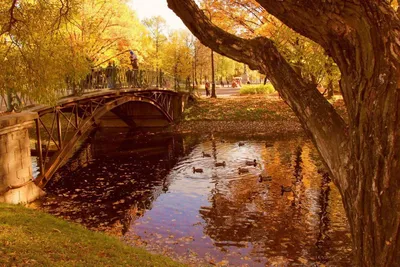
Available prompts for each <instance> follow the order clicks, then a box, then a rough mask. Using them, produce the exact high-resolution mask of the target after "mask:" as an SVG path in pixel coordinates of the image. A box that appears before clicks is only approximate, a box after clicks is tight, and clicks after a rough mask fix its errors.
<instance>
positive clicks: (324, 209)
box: [315, 172, 331, 263]
mask: <svg viewBox="0 0 400 267" xmlns="http://www.w3.org/2000/svg"><path fill="white" fill-rule="evenodd" d="M330 182H331V179H330V177H329V174H328V173H327V172H326V173H324V174H323V175H322V180H321V191H320V195H319V197H318V204H319V208H320V209H319V211H318V217H319V220H318V221H319V225H318V229H319V231H318V237H317V242H316V243H315V245H316V250H317V251H316V254H317V255H318V260H319V261H320V262H322V263H325V262H326V261H327V259H326V251H327V250H328V249H329V247H330V237H329V235H328V232H329V230H330V219H329V213H328V207H329V194H330V191H331V188H330V186H329V183H330Z"/></svg>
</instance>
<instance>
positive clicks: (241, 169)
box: [238, 167, 249, 174]
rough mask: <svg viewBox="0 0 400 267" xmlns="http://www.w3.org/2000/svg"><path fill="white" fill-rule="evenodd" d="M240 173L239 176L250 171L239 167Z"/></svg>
mask: <svg viewBox="0 0 400 267" xmlns="http://www.w3.org/2000/svg"><path fill="white" fill-rule="evenodd" d="M238 171H239V174H241V173H247V172H249V169H247V168H241V167H239V168H238Z"/></svg>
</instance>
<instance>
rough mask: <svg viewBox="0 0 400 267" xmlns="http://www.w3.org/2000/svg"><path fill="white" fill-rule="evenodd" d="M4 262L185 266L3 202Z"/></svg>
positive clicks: (0, 248)
mask: <svg viewBox="0 0 400 267" xmlns="http://www.w3.org/2000/svg"><path fill="white" fill-rule="evenodd" d="M0 266H183V265H182V264H179V263H176V262H174V261H172V260H171V259H169V258H166V257H164V256H160V255H154V254H150V253H149V252H146V251H145V250H143V249H140V248H134V247H130V246H128V245H125V244H124V243H122V242H121V241H120V240H118V239H117V238H115V237H111V236H108V235H106V234H103V233H98V232H92V231H89V230H87V229H85V228H84V227H82V226H80V225H77V224H73V223H69V222H66V221H63V220H61V219H58V218H55V217H53V216H51V215H49V214H46V213H43V212H40V211H37V210H32V209H27V208H24V207H22V206H17V205H8V204H0Z"/></svg>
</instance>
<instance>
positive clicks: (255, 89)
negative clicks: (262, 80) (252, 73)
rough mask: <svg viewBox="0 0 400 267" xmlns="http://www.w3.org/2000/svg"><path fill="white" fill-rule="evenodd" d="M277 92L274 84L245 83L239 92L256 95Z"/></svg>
mask: <svg viewBox="0 0 400 267" xmlns="http://www.w3.org/2000/svg"><path fill="white" fill-rule="evenodd" d="M272 92H275V88H274V87H273V86H272V84H270V83H267V84H265V85H264V84H244V85H243V86H242V88H240V91H239V93H240V94H241V95H255V94H270V93H272Z"/></svg>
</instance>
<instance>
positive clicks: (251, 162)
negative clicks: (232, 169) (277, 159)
mask: <svg viewBox="0 0 400 267" xmlns="http://www.w3.org/2000/svg"><path fill="white" fill-rule="evenodd" d="M246 165H247V166H257V160H255V159H254V160H252V161H251V160H246Z"/></svg>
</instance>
